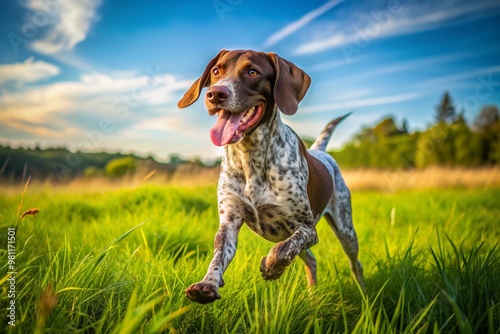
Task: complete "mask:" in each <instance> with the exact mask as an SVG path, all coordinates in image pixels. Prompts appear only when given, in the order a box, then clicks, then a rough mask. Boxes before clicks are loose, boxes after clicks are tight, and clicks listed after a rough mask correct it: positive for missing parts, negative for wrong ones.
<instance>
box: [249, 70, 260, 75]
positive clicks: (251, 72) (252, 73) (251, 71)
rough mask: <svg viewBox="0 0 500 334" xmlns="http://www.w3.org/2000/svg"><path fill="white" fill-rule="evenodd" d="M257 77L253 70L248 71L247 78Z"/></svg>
mask: <svg viewBox="0 0 500 334" xmlns="http://www.w3.org/2000/svg"><path fill="white" fill-rule="evenodd" d="M257 75H259V73H258V72H257V71H256V70H254V69H250V70H248V76H249V77H256V76H257Z"/></svg>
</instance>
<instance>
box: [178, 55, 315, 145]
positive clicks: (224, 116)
mask: <svg viewBox="0 0 500 334" xmlns="http://www.w3.org/2000/svg"><path fill="white" fill-rule="evenodd" d="M310 84H311V78H309V76H308V75H307V74H306V73H305V72H304V71H302V70H301V69H300V68H298V67H297V66H295V65H294V64H293V63H291V62H289V61H287V60H285V59H283V58H281V57H279V56H278V55H276V54H274V53H264V52H256V51H249V50H235V51H226V50H222V51H221V52H219V54H218V55H217V56H215V58H213V59H212V60H211V61H210V62H209V63H208V65H207V67H206V68H205V71H203V74H202V76H201V77H200V78H198V80H196V81H195V82H194V83H193V85H192V86H191V87H190V88H189V89H188V91H187V92H186V93H185V94H184V96H183V97H182V99H181V100H180V101H179V103H178V104H177V106H178V107H179V108H185V107H187V106H189V105H191V104H193V103H194V102H195V101H196V100H197V99H198V97H199V96H200V93H201V90H202V89H203V88H204V87H209V88H208V89H207V92H206V94H205V104H206V106H207V109H208V112H209V113H210V114H211V115H218V120H217V122H216V124H215V126H214V127H213V128H212V129H211V130H210V138H211V139H212V142H213V143H214V144H215V145H217V146H224V145H226V144H232V143H236V142H238V141H239V140H240V139H241V138H242V137H243V136H244V135H245V134H249V133H251V132H252V131H253V130H254V129H255V128H256V127H258V126H260V125H261V124H263V123H265V122H266V121H267V120H269V119H270V118H271V116H272V113H273V112H274V106H275V105H277V106H278V109H279V110H281V111H282V112H283V113H285V114H287V115H293V114H295V112H296V111H297V108H298V104H299V102H300V101H301V100H302V99H303V98H304V95H305V94H306V92H307V89H308V88H309V85H310Z"/></svg>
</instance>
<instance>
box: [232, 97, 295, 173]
mask: <svg viewBox="0 0 500 334" xmlns="http://www.w3.org/2000/svg"><path fill="white" fill-rule="evenodd" d="M266 112H270V116H269V117H266V120H265V122H263V123H262V124H260V125H258V126H257V128H256V129H255V130H254V131H253V132H252V133H250V134H247V135H245V136H244V137H243V138H242V139H241V140H240V141H239V142H238V143H235V144H231V145H227V146H226V147H225V161H224V163H226V164H230V165H231V166H232V167H235V168H237V169H236V170H240V171H241V172H242V173H243V174H244V176H245V178H246V179H247V180H248V179H249V178H250V177H255V175H261V176H262V175H265V173H266V168H267V167H266V166H267V165H268V163H270V162H276V160H277V159H279V156H277V154H276V152H277V149H278V147H283V146H285V145H286V144H287V140H289V139H290V138H291V137H293V133H291V131H290V128H289V127H288V126H286V125H285V124H284V123H283V122H282V121H281V117H280V115H279V111H278V109H277V108H276V105H274V106H273V107H272V108H269V109H268V110H266ZM270 138H275V139H277V140H275V141H270V140H269V139H270ZM292 140H293V139H292ZM271 160H272V161H271ZM233 170H234V169H233Z"/></svg>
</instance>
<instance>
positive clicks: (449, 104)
mask: <svg viewBox="0 0 500 334" xmlns="http://www.w3.org/2000/svg"><path fill="white" fill-rule="evenodd" d="M455 118H456V115H455V106H454V105H453V101H452V99H451V96H450V93H449V92H447V91H446V92H444V94H443V97H442V98H441V101H440V102H439V104H438V106H437V107H436V120H437V122H438V123H451V122H453V121H454V120H455Z"/></svg>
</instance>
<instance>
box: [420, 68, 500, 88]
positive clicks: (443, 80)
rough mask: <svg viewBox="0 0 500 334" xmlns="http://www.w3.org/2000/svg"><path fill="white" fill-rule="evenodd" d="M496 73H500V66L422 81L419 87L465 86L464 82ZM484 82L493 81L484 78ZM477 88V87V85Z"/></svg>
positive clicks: (495, 83) (494, 83) (495, 82)
mask: <svg viewBox="0 0 500 334" xmlns="http://www.w3.org/2000/svg"><path fill="white" fill-rule="evenodd" d="M496 73H500V65H494V66H486V67H480V68H476V69H474V70H470V71H465V72H460V73H456V74H450V75H445V76H442V77H437V78H433V79H429V80H425V81H420V82H418V86H420V87H422V88H423V87H436V86H444V87H455V86H456V85H457V84H458V85H463V84H464V80H467V79H472V78H478V77H481V76H483V75H486V76H491V75H493V74H496ZM483 80H486V81H491V78H489V79H485V78H483ZM493 85H498V82H497V80H496V79H495V80H494V82H493ZM475 86H477V84H476V85H475Z"/></svg>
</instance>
